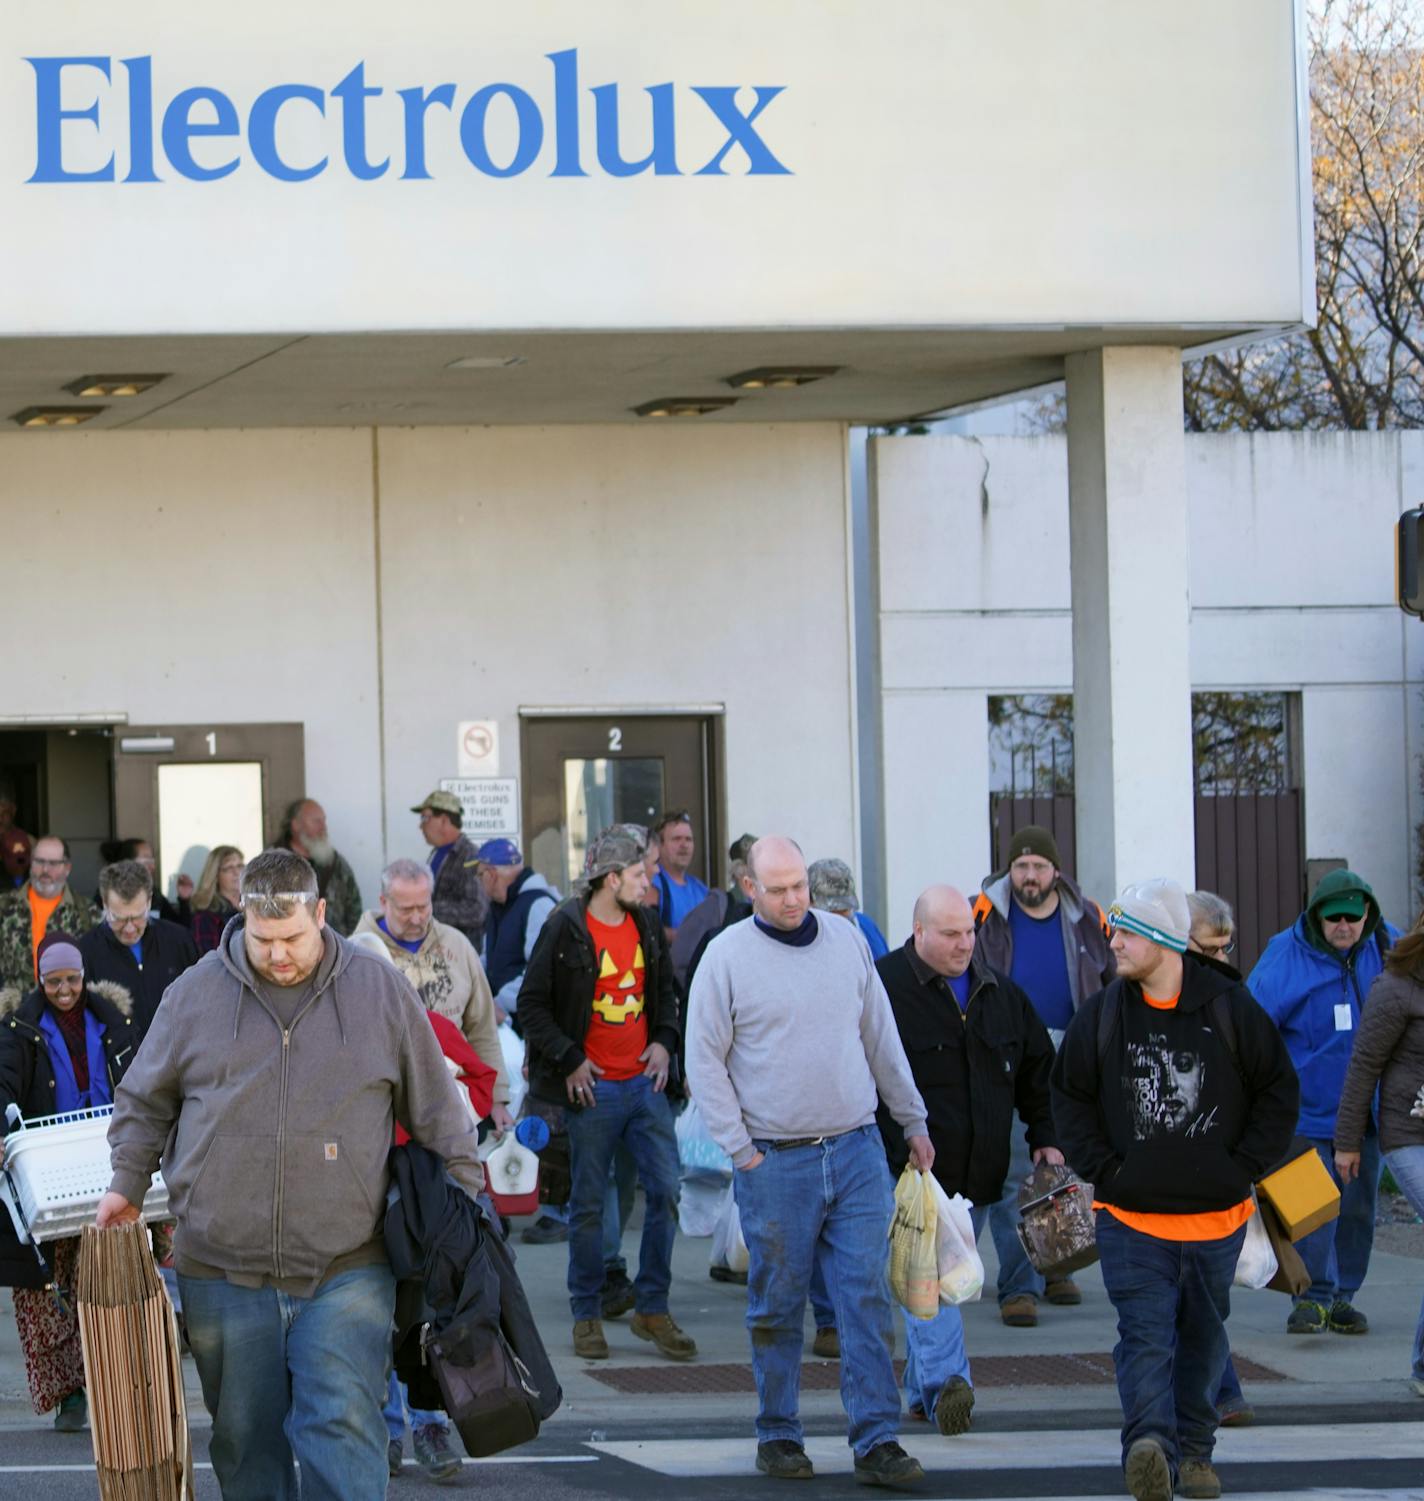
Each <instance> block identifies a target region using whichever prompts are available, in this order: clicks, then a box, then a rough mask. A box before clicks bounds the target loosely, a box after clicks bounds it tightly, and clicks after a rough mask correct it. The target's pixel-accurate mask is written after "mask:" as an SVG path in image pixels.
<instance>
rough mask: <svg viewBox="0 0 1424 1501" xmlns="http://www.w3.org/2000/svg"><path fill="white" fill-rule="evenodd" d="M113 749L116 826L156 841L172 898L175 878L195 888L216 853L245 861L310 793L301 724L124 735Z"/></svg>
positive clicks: (141, 730) (130, 730)
mask: <svg viewBox="0 0 1424 1501" xmlns="http://www.w3.org/2000/svg"><path fill="white" fill-rule="evenodd" d="M113 744H114V823H115V826H116V827H117V828H118V829H119V830H121V831H122V832H123V834H124V835H125V837H130V836H132V837H142V838H145V839H151V840H152V841H153V848H154V853H155V855H156V856H157V857H158V879H159V883H160V885H161V886H162V889H163V890H164V891H166V892H168V894H169V895H170V896H171V895H172V894H173V882H174V881H175V879H176V878H177V876H178V874H179V873H180V872H182V873H183V874H184V875H188V876H191V877H192V878H193V879H194V880H195V881H196V880H197V879H198V876H199V875H200V874H201V872H202V868H203V861H204V860H205V859H206V858H207V855H208V851H209V850H211V849H212V848H213V847H214V846H215V845H218V844H235V845H236V846H237V847H238V848H239V849H240V850H241V851H242V853H243V854H244V855H245V856H246V857H247V858H248V859H249V860H250V859H251V858H252V856H253V855H255V854H257V853H258V852H259V851H260V850H262V849H263V848H265V847H266V845H267V844H268V842H269V841H270V840H271V839H273V838H274V837H275V836H276V833H277V827H278V824H279V823H280V821H281V817H282V813H283V811H284V810H285V809H286V807H287V804H288V803H290V802H291V801H292V800H293V799H294V798H298V797H300V796H301V795H302V793H303V792H304V791H305V790H306V750H305V732H304V728H303V726H302V725H300V724H189V725H154V726H151V727H146V728H145V727H139V726H124V727H123V728H120V729H117V730H115V732H114V739H113Z"/></svg>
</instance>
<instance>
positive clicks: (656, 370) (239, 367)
mask: <svg viewBox="0 0 1424 1501" xmlns="http://www.w3.org/2000/svg"><path fill="white" fill-rule="evenodd" d="M1248 332H1249V331H1247V330H1240V329H1226V328H1222V329H1210V330H1206V329H1202V330H1195V331H1192V332H1190V333H1184V331H1183V330H1181V329H1164V328H1131V329H1128V328H1102V327H1093V328H1090V327H1082V328H1060V329H973V330H935V331H930V330H914V331H904V330H874V331H866V330H845V331H835V330H824V331H804V330H797V331H794V332H784V333H777V332H774V331H770V330H768V331H765V332H748V331H737V332H709V331H688V332H675V331H672V332H657V333H648V332H629V331H619V332H579V333H574V332H560V333H550V332H547V331H540V332H528V331H526V332H520V331H518V330H510V331H509V332H507V333H503V334H497V333H490V332H488V331H481V332H479V333H471V334H461V333H454V332H439V333H406V334H398V333H381V334H363V333H346V334H315V335H305V336H302V335H298V336H293V335H290V334H288V335H272V336H261V335H251V334H241V335H189V336H181V337H141V336H139V337H124V338H0V417H3V418H8V417H10V416H11V415H12V414H13V413H15V412H18V411H22V410H24V409H25V408H28V407H33V406H45V405H50V404H58V405H65V404H74V403H75V402H76V401H77V400H80V398H76V397H74V396H73V395H71V394H70V393H68V392H66V391H65V390H64V387H65V386H66V385H67V384H68V383H69V382H71V381H74V380H76V379H78V378H79V377H81V376H86V375H87V376H94V375H123V374H164V375H166V376H167V379H165V380H164V381H163V382H162V383H161V384H159V385H157V386H154V387H153V388H152V389H151V390H148V391H146V392H144V393H143V394H141V395H139V396H135V397H119V398H111V399H107V400H103V399H96V400H95V402H94V404H96V405H103V406H105V407H106V410H105V411H104V412H103V413H102V414H101V415H99V416H98V417H96V418H94V419H92V420H91V421H90V422H88V423H86V424H85V428H84V430H85V431H94V430H97V429H104V428H140V429H184V428H234V427H361V426H370V425H384V426H389V425H398V426H430V425H463V424H474V425H479V424H486V423H489V424H509V423H514V424H518V423H608V422H637V421H639V420H640V419H639V418H637V417H636V416H635V415H634V413H633V410H632V409H633V408H634V407H636V406H638V405H639V404H641V403H643V402H647V401H651V400H654V399H657V398H662V397H669V396H684V397H685V396H721V397H730V396H735V397H738V398H739V399H738V401H737V404H736V405H735V406H733V407H729V408H727V409H725V410H722V411H718V412H715V413H712V414H710V415H707V416H704V417H701V418H698V419H696V420H697V421H698V422H701V423H718V422H793V421H822V422H823V421H828V420H833V421H849V422H867V423H873V424H885V423H895V422H901V421H905V420H907V419H910V418H913V417H916V416H919V415H923V414H927V413H931V412H935V411H939V410H942V409H944V408H946V407H951V406H959V405H964V404H967V403H970V402H976V401H983V400H989V399H992V398H994V397H998V396H1002V395H1005V394H1008V393H1012V392H1015V391H1020V390H1023V389H1025V388H1029V387H1033V386H1037V385H1042V384H1045V383H1047V382H1050V381H1054V380H1059V379H1061V378H1062V375H1063V360H1064V358H1065V357H1066V356H1068V355H1071V354H1074V353H1078V352H1080V351H1083V350H1088V349H1093V348H1100V347H1103V346H1105V345H1107V346H1111V345H1117V344H1132V345H1144V344H1163V345H1180V344H1181V343H1183V342H1184V341H1185V342H1187V343H1193V342H1198V341H1200V342H1201V343H1207V342H1210V341H1215V340H1218V339H1225V338H1230V337H1240V336H1241V335H1242V334H1243V333H1248ZM503 358H517V359H518V360H519V361H520V363H518V364H513V365H510V366H507V367H504V366H500V365H498V364H495V365H493V366H485V367H477V368H464V369H452V368H450V367H451V366H452V364H453V363H454V362H455V361H459V360H470V359H475V360H486V359H487V360H491V361H498V360H500V359H503ZM784 365H797V366H799V365H821V366H827V365H830V366H838V367H840V368H839V369H838V371H837V373H836V374H835V375H833V376H830V377H827V378H826V379H823V380H818V381H816V382H815V383H814V384H810V385H806V386H802V387H798V388H796V389H793V390H761V391H735V390H733V389H732V388H731V387H729V386H728V385H727V384H726V380H727V378H728V377H729V376H732V375H735V374H737V373H738V372H740V371H743V370H747V369H754V368H757V367H760V366H784ZM675 420H678V421H683V420H691V419H675Z"/></svg>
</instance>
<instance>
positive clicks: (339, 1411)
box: [98, 850, 484, 1501]
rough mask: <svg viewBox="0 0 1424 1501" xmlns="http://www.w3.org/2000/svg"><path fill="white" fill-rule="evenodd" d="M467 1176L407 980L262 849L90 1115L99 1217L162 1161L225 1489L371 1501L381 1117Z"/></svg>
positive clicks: (472, 1188)
mask: <svg viewBox="0 0 1424 1501" xmlns="http://www.w3.org/2000/svg"><path fill="white" fill-rule="evenodd" d="M397 1122H400V1124H402V1125H403V1126H405V1127H406V1129H407V1130H408V1131H409V1132H410V1134H411V1136H412V1137H413V1138H414V1139H415V1140H416V1141H418V1142H420V1143H421V1144H422V1145H423V1146H426V1147H428V1148H430V1150H431V1151H433V1152H437V1153H439V1155H440V1156H441V1157H443V1158H444V1159H445V1164H446V1166H447V1168H448V1169H449V1171H450V1174H451V1176H452V1177H453V1178H454V1179H455V1181H456V1182H457V1183H459V1184H460V1185H461V1187H463V1188H465V1189H466V1190H467V1191H468V1192H470V1193H471V1194H475V1193H479V1192H481V1191H482V1190H483V1188H484V1170H483V1168H482V1167H481V1165H480V1162H479V1160H478V1158H477V1156H476V1153H475V1126H474V1122H473V1121H472V1120H471V1119H470V1115H469V1112H468V1110H467V1109H466V1108H465V1106H464V1105H462V1104H461V1102H460V1098H459V1095H458V1094H457V1092H456V1086H455V1084H454V1083H453V1082H452V1080H451V1077H450V1074H449V1072H448V1070H447V1069H446V1067H445V1061H444V1058H443V1056H442V1054H441V1052H440V1044H439V1043H438V1042H437V1040H436V1037H435V1033H434V1031H433V1030H432V1029H431V1026H430V1023H429V1021H428V1020H427V1019H426V1016H425V1012H424V1011H423V1010H422V1009H421V1006H420V1002H419V1001H418V1000H417V999H416V996H415V992H414V991H413V990H412V989H411V988H410V986H409V985H408V984H407V983H406V981H405V980H404V979H402V978H401V976H400V975H399V974H398V973H397V972H396V970H395V969H393V968H392V967H391V966H390V965H389V964H386V963H385V962H384V961H383V960H381V959H379V958H377V957H376V956H374V955H372V954H367V953H364V952H363V951H362V950H361V949H360V948H358V947H356V946H355V945H353V944H351V943H349V942H348V941H347V940H346V939H344V938H342V937H341V936H340V935H339V934H337V933H335V932H333V931H332V929H331V928H330V927H329V926H327V923H326V908H325V903H323V902H322V900H321V899H320V897H319V896H318V895H317V882H316V872H315V871H313V870H312V868H311V866H310V865H309V864H308V863H307V862H306V861H305V860H303V859H302V858H301V857H300V856H299V855H294V854H292V853H290V852H289V851H286V850H267V851H265V852H264V853H263V854H261V855H259V856H258V857H257V858H256V859H255V860H253V861H252V862H251V863H250V864H249V865H248V866H247V868H246V870H245V871H244V872H243V878H242V908H241V912H240V913H239V915H238V916H236V917H234V918H232V919H231V920H230V921H229V923H228V925H227V927H226V929H225V930H224V932H223V935H222V941H221V942H220V944H219V945H218V948H217V949H216V950H214V951H213V952H212V953H209V954H205V955H204V956H203V958H202V959H201V960H200V961H199V962H198V963H197V964H196V965H195V966H194V967H193V968H192V969H190V970H188V971H187V972H186V973H184V974H183V975H181V976H180V977H179V978H178V979H177V980H175V981H174V983H173V984H172V986H171V987H170V988H169V990H168V992H167V994H166V995H165V996H164V998H163V1001H162V1003H161V1004H160V1006H159V1008H158V1014H157V1016H156V1017H155V1018H154V1021H153V1025H152V1027H151V1028H150V1029H149V1032H148V1036H147V1037H146V1038H145V1039H144V1044H143V1046H142V1047H141V1048H140V1049H139V1053H138V1056H137V1057H136V1058H135V1059H134V1062H133V1064H132V1066H131V1067H130V1069H129V1072H128V1074H127V1075H126V1076H125V1078H124V1081H123V1082H122V1083H121V1084H120V1086H119V1088H118V1089H117V1090H116V1091H115V1098H114V1118H113V1122H112V1124H111V1126H110V1128H109V1144H110V1148H111V1153H112V1159H113V1180H112V1182H111V1184H110V1188H109V1192H108V1193H106V1194H105V1195H104V1197H103V1199H102V1200H101V1201H100V1204H99V1215H98V1220H99V1225H100V1226H101V1227H103V1226H106V1225H113V1224H124V1223H128V1222H131V1221H134V1220H136V1219H137V1218H138V1214H139V1211H138V1206H139V1205H140V1204H141V1203H142V1201H143V1197H144V1193H145V1190H146V1189H147V1188H148V1184H149V1179H150V1177H151V1175H152V1173H153V1171H154V1169H155V1168H156V1167H158V1166H159V1163H160V1159H161V1161H162V1166H163V1176H164V1179H165V1180H166V1182H167V1184H168V1191H169V1196H170V1200H171V1203H172V1207H173V1211H174V1213H175V1215H176V1216H177V1221H178V1227H177V1234H176V1238H175V1259H176V1264H177V1270H178V1280H179V1284H180V1286H181V1288H182V1293H183V1312H184V1317H185V1320H186V1323H187V1330H188V1338H189V1341H190V1343H191V1344H192V1347H193V1358H194V1360H195V1362H196V1364H197V1367H198V1376H199V1379H200V1380H201V1382H202V1386H203V1401H204V1404H205V1405H206V1406H207V1409H208V1411H209V1412H210V1413H211V1414H212V1419H213V1436H212V1446H211V1453H212V1460H213V1468H214V1470H215V1471H216V1472H217V1477H218V1484H219V1486H220V1487H221V1489H222V1494H223V1498H224V1501H294V1498H295V1497H296V1496H297V1494H298V1488H297V1473H296V1469H295V1467H294V1464H293V1460H296V1462H297V1463H299V1464H300V1465H301V1490H300V1494H301V1497H302V1501H380V1498H383V1497H384V1496H385V1494H386V1483H387V1479H388V1474H387V1468H386V1429H385V1424H384V1422H383V1421H382V1418H381V1406H382V1404H383V1402H384V1400H385V1396H386V1371H387V1365H388V1362H389V1359H390V1342H391V1318H392V1315H393V1313H394V1310H395V1281H394V1279H393V1277H392V1276H391V1269H390V1266H389V1264H388V1262H387V1259H386V1252H385V1246H384V1243H383V1241H382V1239H381V1221H382V1217H383V1214H384V1210H385V1197H386V1189H387V1187H388V1186H389V1179H390V1175H389V1173H388V1171H387V1166H386V1161H387V1157H388V1156H389V1154H390V1150H391V1142H392V1139H393V1136H394V1130H395V1125H396V1123H397Z"/></svg>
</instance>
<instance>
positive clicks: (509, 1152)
mask: <svg viewBox="0 0 1424 1501" xmlns="http://www.w3.org/2000/svg"><path fill="white" fill-rule="evenodd" d="M485 1182H486V1183H487V1184H488V1185H489V1195H490V1198H491V1199H492V1200H493V1201H494V1207H495V1209H496V1210H498V1212H499V1213H500V1214H510V1215H513V1214H537V1213H538V1212H539V1159H538V1157H537V1156H535V1154H534V1153H533V1152H531V1151H530V1150H529V1148H528V1147H527V1146H525V1145H524V1143H523V1142H522V1141H520V1139H519V1136H518V1134H517V1133H516V1132H514V1131H507V1132H506V1133H505V1136H504V1140H503V1141H502V1142H500V1144H499V1145H498V1146H497V1147H496V1148H495V1149H494V1151H492V1152H491V1153H490V1154H489V1156H488V1157H486V1158H485Z"/></svg>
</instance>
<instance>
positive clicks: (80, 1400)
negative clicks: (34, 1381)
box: [54, 1387, 89, 1433]
mask: <svg viewBox="0 0 1424 1501" xmlns="http://www.w3.org/2000/svg"><path fill="white" fill-rule="evenodd" d="M88 1410H89V1404H88V1402H86V1401H85V1399H84V1388H83V1387H80V1389H79V1390H78V1391H77V1392H70V1394H69V1395H68V1396H67V1397H65V1398H63V1399H62V1400H61V1402H60V1404H59V1411H58V1412H56V1413H55V1415H54V1431H55V1432H56V1433H83V1432H84V1418H85V1416H86V1414H87V1413H88Z"/></svg>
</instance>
